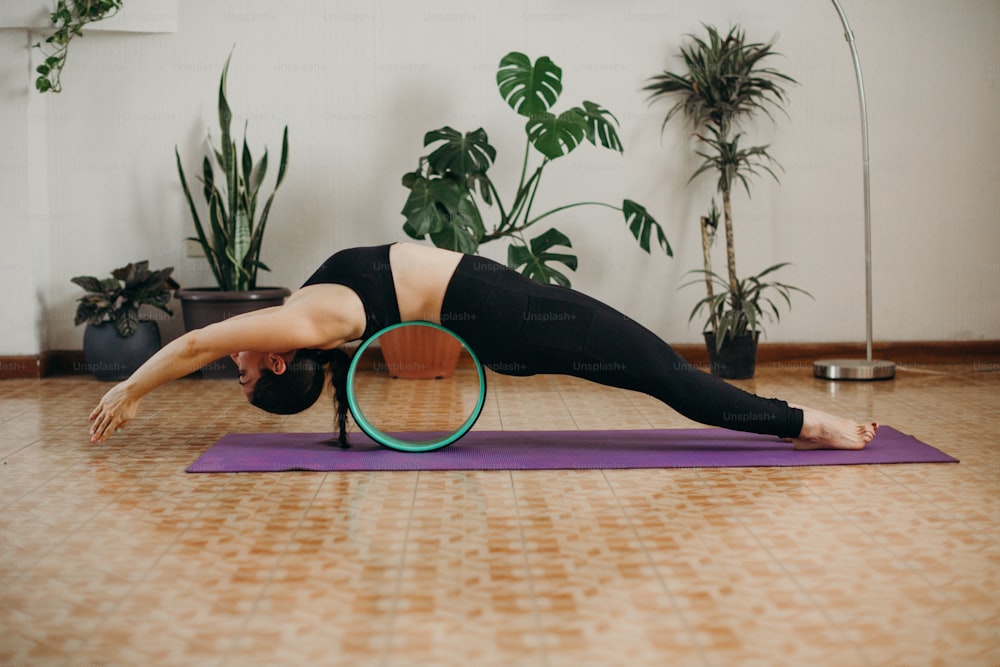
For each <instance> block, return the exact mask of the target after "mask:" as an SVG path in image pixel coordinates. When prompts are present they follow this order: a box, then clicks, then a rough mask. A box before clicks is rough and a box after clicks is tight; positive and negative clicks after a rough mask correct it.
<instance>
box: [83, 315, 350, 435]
mask: <svg viewBox="0 0 1000 667" xmlns="http://www.w3.org/2000/svg"><path fill="white" fill-rule="evenodd" d="M315 320H316V318H314V317H312V316H311V315H310V313H309V311H308V310H306V309H303V308H294V307H280V308H276V309H273V310H272V309H267V310H266V311H261V312H260V313H259V314H248V315H247V316H246V317H234V318H230V319H228V320H225V321H223V322H218V323H216V324H210V325H209V326H207V327H205V328H203V329H196V330H194V331H190V332H188V333H186V334H184V335H183V336H181V337H180V338H177V339H175V340H173V341H171V342H170V343H168V344H167V345H165V346H163V348H162V349H160V350H159V351H158V352H157V353H156V354H154V355H153V356H152V357H150V358H149V360H148V361H147V362H146V363H144V364H143V365H142V366H141V367H140V368H139V369H138V370H137V371H136V372H135V373H133V374H132V376H131V377H129V378H128V379H127V380H124V381H122V382H120V383H118V384H117V385H115V386H114V387H112V388H111V389H110V390H109V391H108V392H107V393H106V394H105V395H104V397H103V398H101V401H100V403H98V405H97V407H96V408H94V411H93V412H91V414H90V421H92V422H93V424H92V426H91V428H90V435H91V442H104V441H106V440H107V439H108V438H109V437H111V435H112V434H114V432H115V430H116V429H121V428H124V427H125V426H126V425H127V424H128V422H129V421H131V420H132V419H133V418H134V417H135V415H136V413H137V412H138V410H139V401H140V400H141V399H142V397H143V396H145V395H146V394H148V393H149V392H151V391H153V390H154V389H156V388H157V387H159V386H160V385H163V384H166V383H167V382H170V381H171V380H176V379H178V378H182V377H184V376H186V375H188V374H190V373H193V372H195V371H196V370H198V369H199V368H201V367H202V366H204V365H206V364H208V363H211V362H213V361H215V360H216V359H219V358H222V357H225V356H227V355H229V354H233V353H235V352H241V351H245V350H253V351H262V352H287V351H289V350H298V349H302V348H315V347H327V346H330V345H339V344H341V343H343V339H339V340H338V337H337V333H338V332H337V331H336V330H331V327H330V326H329V325H328V324H324V326H317V325H316V321H315Z"/></svg>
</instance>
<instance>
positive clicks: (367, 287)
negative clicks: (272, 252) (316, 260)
mask: <svg viewBox="0 0 1000 667" xmlns="http://www.w3.org/2000/svg"><path fill="white" fill-rule="evenodd" d="M391 245H392V244H389V245H380V246H370V247H365V248H348V249H346V250H341V251H340V252H338V253H336V254H334V255H332V256H330V258H329V259H327V260H326V261H325V262H323V264H322V265H321V266H320V267H319V268H318V269H316V272H315V273H313V274H312V275H311V276H310V277H309V279H308V280H306V281H305V282H304V283H302V286H303V287H306V286H307V285H316V284H333V285H344V286H345V287H349V288H350V289H352V290H354V292H355V293H356V294H357V295H358V297H359V298H360V299H361V303H362V305H364V308H365V317H366V319H367V323H366V325H365V331H364V333H363V334H361V340H366V339H368V338H371V337H372V336H374V335H375V334H376V333H378V332H379V331H381V330H382V329H384V328H385V327H387V326H389V325H391V324H398V323H399V322H400V316H399V302H398V301H397V300H396V286H395V284H394V283H393V282H392V266H391V265H390V264H389V248H390V247H391Z"/></svg>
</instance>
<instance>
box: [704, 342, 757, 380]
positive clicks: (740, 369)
mask: <svg viewBox="0 0 1000 667" xmlns="http://www.w3.org/2000/svg"><path fill="white" fill-rule="evenodd" d="M759 336H760V333H759V332H754V333H747V334H743V335H741V336H736V337H732V336H726V338H725V340H723V341H722V348H721V349H718V350H717V349H716V347H715V334H714V333H712V332H711V331H706V332H705V347H707V348H708V365H709V368H710V369H711V371H712V375H714V376H716V377H720V378H724V379H727V380H748V379H750V378H752V377H753V375H754V372H755V371H756V369H757V339H758V338H759Z"/></svg>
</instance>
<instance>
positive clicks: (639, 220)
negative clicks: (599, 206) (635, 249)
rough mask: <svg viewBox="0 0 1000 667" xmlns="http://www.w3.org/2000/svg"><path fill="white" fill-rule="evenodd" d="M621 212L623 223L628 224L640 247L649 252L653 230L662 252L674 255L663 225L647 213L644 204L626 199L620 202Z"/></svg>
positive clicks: (669, 255)
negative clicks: (623, 217)
mask: <svg viewBox="0 0 1000 667" xmlns="http://www.w3.org/2000/svg"><path fill="white" fill-rule="evenodd" d="M622 213H623V214H624V216H625V224H627V225H628V228H629V231H630V232H632V236H634V237H635V238H636V240H637V241H638V242H639V247H640V248H642V249H643V250H645V251H646V252H649V249H650V244H649V238H650V236H651V235H652V233H653V231H654V230H655V231H656V241H657V244H658V245H659V246H660V248H662V249H663V252H665V253H667V256H668V257H673V256H674V251H673V249H672V248H671V247H670V242H669V241H667V235H666V233H665V232H664V231H663V227H661V226H660V223H658V222H657V221H656V220H655V219H654V218H653V216H651V215H650V214H649V211H647V210H646V208H645V207H644V206H642V205H640V204H637V203H635V202H634V201H632V200H631V199H626V200H625V201H624V202H622Z"/></svg>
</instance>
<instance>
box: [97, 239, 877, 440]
mask: <svg viewBox="0 0 1000 667" xmlns="http://www.w3.org/2000/svg"><path fill="white" fill-rule="evenodd" d="M414 320H426V321H430V322H435V323H438V324H442V325H444V326H446V327H448V328H449V329H451V330H452V331H454V332H455V333H456V334H458V335H459V336H461V337H462V338H463V339H464V340H465V341H466V342H467V343H468V344H469V346H470V347H471V348H472V349H473V351H474V352H475V353H476V355H477V356H478V357H479V359H480V361H481V362H482V363H483V364H484V365H485V366H487V367H489V368H492V369H493V370H495V371H497V372H499V373H504V374H508V375H533V374H536V373H553V374H565V375H574V376H577V377H582V378H585V379H588V380H592V381H594V382H599V383H601V384H605V385H609V386H614V387H621V388H624V389H631V390H635V391H641V392H644V393H646V394H649V395H651V396H654V397H656V398H658V399H660V400H661V401H663V402H664V403H667V404H668V405H670V406H671V407H673V408H674V409H676V410H677V411H678V412H680V413H681V414H683V415H685V416H687V417H689V418H691V419H693V420H695V421H698V422H701V423H703V424H708V425H711V426H720V427H725V428H730V429H733V430H739V431H749V432H753V433H763V434H769V435H775V436H778V437H782V438H790V439H792V440H793V441H794V443H795V447H796V448H799V449H817V448H826V449H860V448H863V447H864V446H865V445H866V444H868V443H869V442H871V440H872V438H874V437H875V432H876V431H877V429H878V425H877V424H874V423H873V424H858V423H855V422H852V421H849V420H846V419H841V418H838V417H834V416H832V415H828V414H825V413H822V412H819V411H816V410H812V409H809V408H799V407H795V406H790V405H788V404H787V403H785V402H784V401H779V400H776V399H765V398H761V397H759V396H755V395H753V394H749V393H747V392H745V391H743V390H741V389H738V388H736V387H734V386H732V385H730V384H728V383H726V382H723V381H721V380H719V379H717V378H715V377H712V376H711V375H708V374H706V373H703V372H701V371H699V370H698V369H696V368H694V367H693V366H691V365H690V364H688V363H687V362H685V361H684V360H683V359H682V358H681V357H680V356H678V355H677V353H675V352H674V351H673V350H672V349H671V348H670V346H669V345H667V344H666V343H664V342H663V341H662V340H660V339H659V338H658V337H657V336H655V335H654V334H653V333H651V332H650V331H648V330H646V329H645V328H643V327H641V326H640V325H638V324H637V323H635V322H634V321H632V320H630V319H629V318H628V317H626V316H625V315H622V314H621V313H618V312H617V311H615V310H613V309H611V308H609V307H608V306H606V305H604V304H602V303H601V302H599V301H596V300H595V299H591V298H590V297H587V296H585V295H583V294H580V293H579V292H575V291H573V290H570V289H566V288H562V287H555V286H551V285H540V284H538V283H535V282H533V281H531V280H529V279H528V278H525V277H524V276H522V275H521V274H519V273H517V272H514V271H511V270H510V269H508V268H507V267H505V266H503V265H501V264H498V263H497V262H493V261H491V260H488V259H484V258H482V257H478V256H475V255H463V254H460V253H457V252H452V251H449V250H442V249H439V248H432V247H429V246H422V245H415V244H408V243H407V244H392V245H385V246H377V247H371V248H353V249H349V250H344V251H341V252H339V253H337V254H335V255H334V256H332V257H330V258H329V259H328V260H327V261H326V262H324V264H323V265H322V266H321V267H320V268H319V269H318V270H317V271H316V273H314V274H313V275H312V277H310V278H309V279H308V280H307V281H306V282H305V284H304V285H303V286H302V288H301V289H299V290H298V291H296V292H295V293H294V294H292V296H291V297H289V298H288V300H287V301H286V303H285V304H284V305H283V306H277V307H274V308H266V309H264V310H259V311H256V312H253V313H247V314H245V315H239V316H237V317H233V318H230V319H228V320H225V321H223V322H219V323H217V324H212V325H210V326H207V327H205V328H203V329H197V330H195V331H191V332H188V333H187V334H185V335H183V336H181V337H180V338H178V339H176V340H174V341H172V342H170V343H169V344H168V345H166V346H164V347H163V349H161V350H160V351H159V352H157V353H156V354H155V355H154V356H153V357H152V358H150V359H149V361H147V362H146V363H145V364H143V366H142V367H141V368H139V370H137V371H136V372H135V373H134V374H133V375H132V376H131V377H130V378H129V379H128V380H125V381H124V382H121V383H120V384H118V385H116V386H115V387H113V388H112V389H111V390H110V391H108V392H107V394H105V395H104V397H103V398H102V399H101V402H100V403H99V404H98V406H97V407H96V408H95V409H94V411H93V412H92V413H91V415H90V419H91V421H93V422H94V424H93V426H92V427H91V431H90V432H91V436H92V441H93V442H104V441H106V440H107V439H108V438H109V437H110V436H111V435H112V434H113V433H114V432H115V431H117V430H120V429H123V428H125V426H127V425H128V423H129V422H130V421H131V420H132V419H133V418H134V417H135V415H136V413H137V411H138V408H139V401H140V400H141V399H142V397H143V396H145V395H146V394H148V393H149V392H151V391H152V390H153V389H155V388H156V387H159V386H160V385H162V384H165V383H166V382H169V381H170V380H174V379H177V378H181V377H184V376H185V375H188V374H189V373H192V372H194V371H195V370H197V369H199V368H201V367H202V366H204V365H205V364H208V363H210V362H212V361H214V360H216V359H218V358H220V357H223V356H226V355H231V356H232V358H233V359H234V360H235V362H236V364H237V367H238V368H239V373H240V380H239V382H240V387H241V389H242V390H243V393H244V394H245V395H246V396H247V399H248V400H250V402H251V403H253V404H254V405H256V406H258V407H260V408H262V409H264V410H268V411H270V412H275V413H280V414H291V413H295V412H299V411H301V410H304V409H306V408H308V407H309V406H311V405H312V404H313V403H314V402H315V401H316V399H317V398H318V397H319V395H320V393H322V389H323V385H324V381H325V378H326V375H327V374H330V375H331V376H332V377H333V380H334V386H335V400H336V402H337V404H338V421H339V426H340V438H341V443H342V444H346V436H345V423H346V403H347V401H346V396H345V393H346V391H345V387H344V384H343V378H344V375H345V372H344V371H345V370H346V367H347V356H346V354H344V353H343V352H342V351H340V350H338V349H337V348H339V347H340V346H341V345H343V344H344V343H347V342H349V341H354V340H358V339H366V338H369V337H370V336H372V335H374V334H375V333H376V332H377V331H379V330H380V329H382V328H383V327H386V326H388V325H390V324H394V323H397V322H409V321H414Z"/></svg>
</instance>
